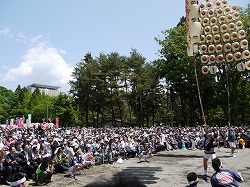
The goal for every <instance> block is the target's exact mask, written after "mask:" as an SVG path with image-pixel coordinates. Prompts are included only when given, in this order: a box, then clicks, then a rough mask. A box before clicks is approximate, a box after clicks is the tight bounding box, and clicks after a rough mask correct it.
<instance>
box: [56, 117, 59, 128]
mask: <svg viewBox="0 0 250 187" xmlns="http://www.w3.org/2000/svg"><path fill="white" fill-rule="evenodd" d="M58 128H59V118H56V129H58Z"/></svg>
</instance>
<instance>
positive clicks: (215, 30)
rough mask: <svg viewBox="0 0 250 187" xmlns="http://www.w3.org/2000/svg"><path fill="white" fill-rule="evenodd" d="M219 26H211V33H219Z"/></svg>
mask: <svg viewBox="0 0 250 187" xmlns="http://www.w3.org/2000/svg"><path fill="white" fill-rule="evenodd" d="M219 31H220V30H219V27H218V26H217V25H214V26H212V33H213V34H218V33H219Z"/></svg>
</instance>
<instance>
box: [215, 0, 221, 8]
mask: <svg viewBox="0 0 250 187" xmlns="http://www.w3.org/2000/svg"><path fill="white" fill-rule="evenodd" d="M220 7H221V2H220V1H216V2H215V8H216V9H218V8H220Z"/></svg>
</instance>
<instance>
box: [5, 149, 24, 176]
mask: <svg viewBox="0 0 250 187" xmlns="http://www.w3.org/2000/svg"><path fill="white" fill-rule="evenodd" d="M18 161H20V158H19V154H18V153H17V152H16V148H15V146H14V145H11V146H10V147H9V153H8V154H7V155H6V157H5V163H6V166H11V168H12V174H14V173H16V172H20V171H22V167H21V166H20V165H19V163H18Z"/></svg>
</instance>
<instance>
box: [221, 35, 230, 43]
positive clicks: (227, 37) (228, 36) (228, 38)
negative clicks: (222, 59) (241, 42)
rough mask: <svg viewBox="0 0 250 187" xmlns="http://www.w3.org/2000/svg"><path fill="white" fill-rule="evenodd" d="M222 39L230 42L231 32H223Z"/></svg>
mask: <svg viewBox="0 0 250 187" xmlns="http://www.w3.org/2000/svg"><path fill="white" fill-rule="evenodd" d="M222 39H223V41H224V42H229V41H230V34H229V33H225V34H223V36H222Z"/></svg>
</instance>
